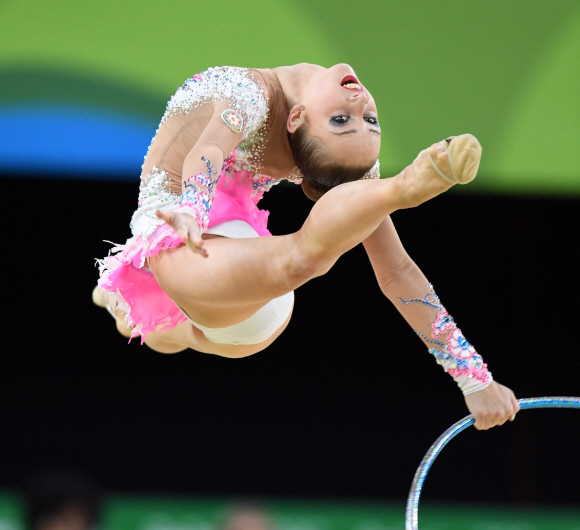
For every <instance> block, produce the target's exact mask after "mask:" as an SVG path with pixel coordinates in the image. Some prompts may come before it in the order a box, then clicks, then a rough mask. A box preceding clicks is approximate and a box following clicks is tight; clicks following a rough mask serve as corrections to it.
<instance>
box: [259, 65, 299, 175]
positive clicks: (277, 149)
mask: <svg viewBox="0 0 580 530" xmlns="http://www.w3.org/2000/svg"><path fill="white" fill-rule="evenodd" d="M277 70H278V69H275V70H270V71H263V70H262V71H261V74H262V75H263V76H264V80H265V81H266V83H267V85H268V99H269V106H270V127H269V130H268V141H267V144H266V149H265V152H264V161H263V162H264V172H265V174H267V175H270V176H271V177H274V178H279V177H282V178H283V177H286V176H288V175H289V174H291V173H293V172H294V170H295V166H294V158H293V157H292V151H291V149H290V143H289V142H288V129H287V128H286V127H287V125H286V124H287V121H288V114H289V108H288V98H287V97H286V93H285V92H284V88H283V85H282V81H281V80H280V78H279V76H278V71H277Z"/></svg>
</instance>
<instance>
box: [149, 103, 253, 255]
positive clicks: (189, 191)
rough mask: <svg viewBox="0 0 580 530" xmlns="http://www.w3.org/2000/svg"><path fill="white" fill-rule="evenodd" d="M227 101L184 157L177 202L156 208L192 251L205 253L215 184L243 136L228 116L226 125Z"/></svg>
mask: <svg viewBox="0 0 580 530" xmlns="http://www.w3.org/2000/svg"><path fill="white" fill-rule="evenodd" d="M229 105H230V103H229V102H228V101H221V102H218V103H216V104H215V111H214V113H213V116H212V117H211V119H210V121H209V123H208V124H207V126H206V128H205V129H204V131H203V133H202V134H201V136H200V137H199V139H198V141H197V142H196V144H195V146H194V147H193V148H192V150H191V151H190V152H189V153H188V155H187V157H186V158H185V161H184V163H183V173H182V175H183V179H182V185H181V190H182V194H181V197H180V200H179V203H178V204H177V205H176V206H174V207H173V208H168V209H166V210H159V211H157V212H156V214H157V216H158V217H159V218H161V219H163V220H164V221H165V222H166V223H167V224H168V225H170V226H171V227H172V228H173V229H174V230H175V231H176V232H177V234H178V235H179V237H180V238H181V240H182V241H183V242H186V243H187V244H188V245H189V247H190V248H191V249H192V250H193V251H194V252H198V253H200V254H201V255H203V256H206V257H207V252H206V250H205V249H204V248H203V240H202V238H201V235H202V234H203V233H204V232H205V231H206V230H207V224H208V214H209V209H210V208H211V204H212V201H213V196H214V192H215V187H216V185H217V181H218V178H219V175H220V173H221V170H222V165H223V162H224V160H225V158H226V157H227V156H228V154H229V153H230V152H231V151H233V149H234V148H235V147H236V146H237V145H238V143H239V142H240V140H241V137H242V133H241V132H236V131H235V130H234V129H235V123H233V122H232V120H231V119H228V121H229V122H230V124H231V125H232V126H228V124H227V123H226V120H224V118H223V117H222V113H223V112H224V111H226V110H227V109H228V108H229ZM240 125H241V124H240Z"/></svg>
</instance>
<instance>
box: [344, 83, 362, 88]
mask: <svg viewBox="0 0 580 530" xmlns="http://www.w3.org/2000/svg"><path fill="white" fill-rule="evenodd" d="M342 86H343V87H344V88H360V85H359V84H358V83H345V84H344V85H342Z"/></svg>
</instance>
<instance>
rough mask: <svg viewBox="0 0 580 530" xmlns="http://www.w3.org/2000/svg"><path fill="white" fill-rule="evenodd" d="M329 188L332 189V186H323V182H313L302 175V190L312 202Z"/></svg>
mask: <svg viewBox="0 0 580 530" xmlns="http://www.w3.org/2000/svg"><path fill="white" fill-rule="evenodd" d="M330 189H332V186H325V185H324V184H320V183H318V182H313V181H312V180H309V179H307V178H306V177H302V191H303V192H304V194H305V195H306V196H307V197H308V198H309V199H310V200H312V201H314V202H316V201H317V200H318V199H320V197H322V196H323V195H324V194H325V193H326V192H327V191H328V190H330Z"/></svg>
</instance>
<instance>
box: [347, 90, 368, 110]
mask: <svg viewBox="0 0 580 530" xmlns="http://www.w3.org/2000/svg"><path fill="white" fill-rule="evenodd" d="M349 99H350V100H351V102H352V103H354V104H355V105H356V106H357V107H365V106H366V104H367V103H368V99H369V98H368V96H367V95H366V93H365V92H355V93H354V94H353V95H352V96H350V98H349Z"/></svg>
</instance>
